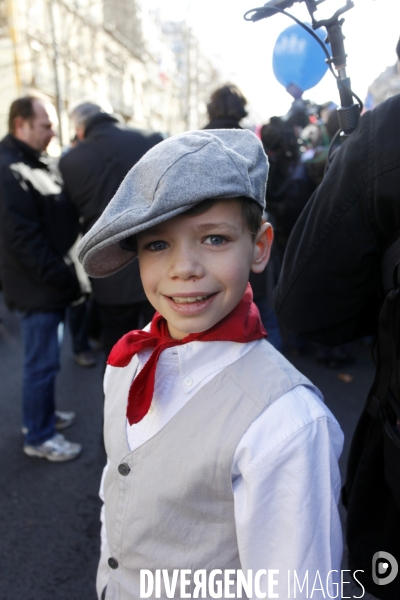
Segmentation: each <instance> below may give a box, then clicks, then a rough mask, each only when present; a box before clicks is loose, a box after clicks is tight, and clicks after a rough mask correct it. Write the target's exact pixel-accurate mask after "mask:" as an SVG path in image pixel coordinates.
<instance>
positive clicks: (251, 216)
mask: <svg viewBox="0 0 400 600" xmlns="http://www.w3.org/2000/svg"><path fill="white" fill-rule="evenodd" d="M219 200H220V199H219V198H210V199H207V200H202V202H199V203H198V204H195V205H194V206H192V208H189V210H186V211H185V212H184V213H182V215H188V216H189V217H192V216H193V217H194V216H195V215H201V213H203V212H206V210H208V209H209V208H211V206H212V205H213V204H215V202H219ZM232 200H238V202H240V205H241V208H242V218H243V223H244V224H245V225H246V227H247V228H248V230H249V231H250V234H251V237H252V240H253V241H254V239H255V237H256V235H257V231H258V230H259V229H260V227H261V222H262V217H263V212H264V211H263V209H262V208H261V206H260V205H259V204H257V202H254V201H253V200H249V199H248V198H244V197H243V196H239V197H238V198H232ZM119 245H120V246H121V248H123V249H124V250H129V251H130V252H137V237H136V235H131V236H129V237H127V238H125V239H124V240H122V241H121V242H120V243H119Z"/></svg>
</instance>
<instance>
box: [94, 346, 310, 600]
mask: <svg viewBox="0 0 400 600" xmlns="http://www.w3.org/2000/svg"><path fill="white" fill-rule="evenodd" d="M126 369H130V370H131V373H132V377H133V376H134V373H135V371H136V369H137V360H135V359H134V360H132V361H131V364H130V365H129V366H128V367H126ZM116 371H117V372H116V375H115V377H114V379H113V382H112V386H113V387H112V388H111V390H110V393H109V394H108V396H107V399H106V407H105V444H106V450H107V455H108V458H109V460H110V465H109V468H108V471H107V475H106V478H105V483H104V495H105V510H106V524H107V526H106V530H107V540H108V548H107V549H106V551H105V552H103V555H102V558H101V561H100V566H99V573H98V582H97V589H98V593H99V595H100V594H101V591H102V589H103V588H104V586H105V585H107V593H106V600H136V599H139V597H140V593H139V574H140V570H141V569H149V570H151V571H155V570H156V569H168V570H169V572H170V574H171V575H170V579H172V571H173V570H174V569H190V570H191V571H192V573H193V572H194V571H196V570H199V569H206V570H207V571H210V570H212V569H222V570H224V569H235V570H237V569H240V568H241V567H240V560H239V552H238V546H237V540H236V528H235V518H234V502H233V492H232V480H231V465H232V460H233V456H234V453H235V449H236V447H237V445H238V443H239V441H240V440H241V438H242V437H243V435H244V434H245V432H246V431H247V429H248V428H249V426H250V425H251V424H252V423H253V421H254V420H255V419H257V417H258V416H259V415H260V414H261V413H262V412H263V411H264V410H265V409H266V408H267V407H268V406H269V405H270V404H272V403H273V402H275V400H277V399H278V398H280V397H281V396H282V395H283V394H285V393H286V392H288V391H289V390H291V389H292V388H293V387H295V386H297V385H308V386H311V385H312V384H311V383H310V382H309V381H308V379H306V378H305V377H304V376H303V375H302V374H301V373H299V372H298V371H297V370H296V369H295V368H294V367H293V366H292V365H291V364H290V363H289V362H288V361H287V360H286V359H285V358H284V357H283V356H282V355H281V354H279V352H277V351H276V350H275V349H274V348H273V347H272V346H271V345H270V344H269V343H268V342H266V341H265V340H261V341H260V342H259V343H258V344H257V345H256V346H255V347H254V348H253V349H252V350H251V351H250V352H248V353H247V354H246V355H245V356H244V357H243V358H241V359H239V360H238V361H236V362H235V363H233V364H232V365H230V366H229V367H227V368H226V369H224V370H223V371H221V372H220V373H219V374H218V375H216V376H215V377H214V378H213V379H212V380H211V381H209V382H208V383H207V384H206V385H204V386H203V387H202V388H201V389H200V391H199V392H198V393H197V394H195V395H194V396H193V397H192V398H191V399H190V400H189V401H188V402H187V403H186V405H185V406H184V407H183V408H182V409H181V410H180V411H179V412H178V413H177V414H176V415H175V416H174V417H173V418H172V419H171V420H170V421H169V422H168V423H167V424H166V425H165V427H164V428H163V429H161V431H159V432H158V433H157V434H156V435H155V436H154V437H152V438H151V439H149V440H148V441H147V442H146V443H144V444H143V445H142V446H140V447H139V448H137V449H136V450H134V451H133V452H130V451H129V447H128V444H127V439H126V417H125V414H126V404H125V402H122V401H121V399H123V398H127V397H128V387H129V383H127V382H129V381H130V379H131V378H129V377H128V378H126V377H124V378H123V379H122V377H121V378H120V377H119V375H120V374H119V373H118V370H117V369H116ZM121 375H122V369H121ZM122 381H124V386H125V389H121V382H122ZM109 565H111V566H109ZM186 589H187V590H189V588H186ZM152 597H155V596H154V595H153V596H152ZM161 597H162V598H165V597H166V596H165V591H164V588H163V587H162V588H161ZM175 597H176V598H179V597H180V592H179V587H177V591H176V594H175Z"/></svg>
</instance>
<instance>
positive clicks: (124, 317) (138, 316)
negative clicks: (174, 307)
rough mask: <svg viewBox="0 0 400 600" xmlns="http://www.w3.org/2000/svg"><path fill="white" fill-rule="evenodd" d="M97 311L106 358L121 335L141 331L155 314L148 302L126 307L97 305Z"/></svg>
mask: <svg viewBox="0 0 400 600" xmlns="http://www.w3.org/2000/svg"><path fill="white" fill-rule="evenodd" d="M98 310H99V317H100V322H101V331H102V340H103V345H104V351H105V353H106V356H108V355H109V354H110V352H111V350H112V348H113V346H114V345H115V344H116V343H117V342H118V340H119V339H120V338H121V337H122V336H123V335H125V334H126V333H128V332H129V331H132V329H142V328H143V327H144V326H145V325H147V323H149V322H150V321H151V319H152V318H153V315H154V313H155V310H154V308H153V307H152V306H151V304H150V302H139V303H137V304H128V305H110V304H98Z"/></svg>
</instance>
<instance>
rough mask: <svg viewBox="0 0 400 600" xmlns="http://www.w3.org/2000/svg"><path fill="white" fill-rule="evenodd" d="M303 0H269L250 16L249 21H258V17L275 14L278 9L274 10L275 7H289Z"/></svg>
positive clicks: (263, 17)
mask: <svg viewBox="0 0 400 600" xmlns="http://www.w3.org/2000/svg"><path fill="white" fill-rule="evenodd" d="M303 1H304V0H269V2H267V3H266V4H264V6H263V7H260V9H259V10H258V11H257V12H256V13H254V14H253V15H252V17H251V18H250V20H251V21H259V20H260V19H265V18H266V17H272V15H276V14H277V13H278V12H279V11H278V10H275V9H276V8H278V9H280V10H284V9H285V8H290V7H291V6H293V4H294V3H295V2H303Z"/></svg>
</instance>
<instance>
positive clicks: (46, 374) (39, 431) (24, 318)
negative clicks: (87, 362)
mask: <svg viewBox="0 0 400 600" xmlns="http://www.w3.org/2000/svg"><path fill="white" fill-rule="evenodd" d="M18 316H19V318H20V322H21V333H22V341H23V345H24V367H23V378H22V413H23V426H24V428H26V430H27V433H26V434H25V443H26V444H29V445H38V444H42V443H43V442H46V441H47V440H49V439H50V438H52V437H53V436H54V434H55V433H56V431H55V414H54V411H55V401H54V392H55V377H56V374H57V372H58V371H59V370H60V360H59V342H58V326H59V324H60V323H61V322H62V321H63V319H64V311H63V310H59V311H48V312H45V311H43V312H42V311H29V312H25V313H21V312H20V313H18Z"/></svg>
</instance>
